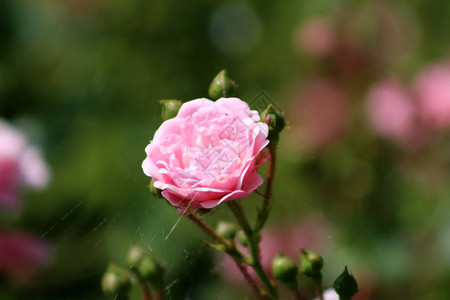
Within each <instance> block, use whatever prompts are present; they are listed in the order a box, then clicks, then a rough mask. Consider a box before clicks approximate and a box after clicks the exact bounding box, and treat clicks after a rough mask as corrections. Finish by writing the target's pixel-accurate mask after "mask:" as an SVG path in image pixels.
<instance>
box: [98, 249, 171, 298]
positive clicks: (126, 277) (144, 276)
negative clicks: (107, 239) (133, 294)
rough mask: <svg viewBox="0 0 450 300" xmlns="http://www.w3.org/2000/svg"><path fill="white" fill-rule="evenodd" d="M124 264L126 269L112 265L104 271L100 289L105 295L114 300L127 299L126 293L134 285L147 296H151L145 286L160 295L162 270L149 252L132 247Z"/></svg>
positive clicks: (162, 284) (162, 283)
mask: <svg viewBox="0 0 450 300" xmlns="http://www.w3.org/2000/svg"><path fill="white" fill-rule="evenodd" d="M126 263H127V267H128V268H126V269H125V268H121V267H119V266H118V265H115V264H112V263H111V264H110V265H109V266H108V268H107V269H106V272H105V273H104V275H103V278H102V289H103V292H104V293H105V294H106V295H109V296H113V297H114V299H128V293H129V292H130V290H131V288H132V286H133V285H134V284H136V283H139V285H140V286H141V290H142V291H143V292H144V293H145V294H147V295H150V294H151V291H150V290H148V287H147V284H150V286H151V287H152V290H153V291H154V292H155V291H156V293H157V294H159V295H162V288H163V286H164V282H163V274H164V270H163V268H162V266H161V264H160V263H159V262H158V261H157V260H156V259H155V257H154V255H153V253H152V252H151V251H148V250H147V251H146V250H144V249H142V248H141V247H139V246H137V245H132V246H131V247H130V250H129V251H128V254H127V257H126ZM159 298H162V297H159Z"/></svg>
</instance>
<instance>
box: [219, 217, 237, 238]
mask: <svg viewBox="0 0 450 300" xmlns="http://www.w3.org/2000/svg"><path fill="white" fill-rule="evenodd" d="M216 232H217V234H218V235H219V236H221V237H223V238H224V239H226V240H233V239H234V238H235V237H236V233H237V228H236V225H234V224H233V223H228V222H222V221H220V222H219V224H217V227H216Z"/></svg>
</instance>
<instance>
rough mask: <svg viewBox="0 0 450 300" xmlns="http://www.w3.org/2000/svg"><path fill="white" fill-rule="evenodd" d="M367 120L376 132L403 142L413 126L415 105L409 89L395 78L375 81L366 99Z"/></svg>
mask: <svg viewBox="0 0 450 300" xmlns="http://www.w3.org/2000/svg"><path fill="white" fill-rule="evenodd" d="M367 100H368V101H367V107H368V114H369V122H370V125H371V126H372V128H373V129H374V131H375V132H376V133H378V134H379V135H381V136H384V137H387V138H389V139H392V140H395V141H400V142H404V141H405V140H406V139H408V138H409V136H410V134H411V133H412V130H413V128H414V122H415V106H414V102H413V98H412V96H411V94H410V93H409V91H408V90H407V89H406V88H405V87H404V86H403V85H402V84H400V83H399V82H398V81H397V80H395V79H385V80H383V81H381V82H379V83H377V84H376V85H375V86H374V87H373V88H372V89H371V90H370V91H369V95H368V99H367Z"/></svg>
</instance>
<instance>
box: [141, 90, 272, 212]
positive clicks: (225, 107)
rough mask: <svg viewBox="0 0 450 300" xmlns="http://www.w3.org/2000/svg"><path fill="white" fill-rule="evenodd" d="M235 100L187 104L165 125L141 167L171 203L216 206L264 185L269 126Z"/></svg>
mask: <svg viewBox="0 0 450 300" xmlns="http://www.w3.org/2000/svg"><path fill="white" fill-rule="evenodd" d="M258 121H259V115H258V112H257V111H251V110H250V108H249V106H248V105H247V104H246V103H245V102H243V101H242V100H240V99H237V98H221V99H219V100H217V101H216V102H213V101H211V100H208V99H196V100H192V101H189V102H186V103H184V104H183V105H182V106H181V108H180V111H179V112H178V114H177V116H176V117H175V118H173V119H170V120H167V121H165V122H164V123H162V124H161V127H160V128H159V129H158V130H157V131H156V132H155V136H154V138H153V141H152V142H151V143H150V144H149V145H148V146H147V148H146V149H145V152H146V153H147V158H146V159H145V160H144V162H143V163H142V168H143V170H144V173H145V174H146V175H147V176H150V177H152V178H153V181H154V186H155V187H156V188H158V189H160V190H162V195H163V197H164V198H166V199H167V200H168V201H169V202H170V203H171V204H172V205H174V206H178V207H181V208H187V207H189V208H192V209H196V208H212V207H215V206H217V205H219V204H220V203H221V202H223V201H228V200H235V199H239V198H244V197H247V196H249V195H250V194H251V193H252V192H253V191H254V190H255V189H256V188H257V187H258V186H260V185H261V184H262V183H263V178H262V177H261V175H259V174H258V173H257V169H258V167H260V166H261V165H262V164H263V163H264V162H265V161H266V159H267V158H266V155H265V154H264V153H263V152H262V150H263V149H264V147H265V146H267V144H268V143H269V141H268V140H267V135H268V127H267V125H266V124H264V123H261V122H258Z"/></svg>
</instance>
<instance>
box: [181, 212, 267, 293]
mask: <svg viewBox="0 0 450 300" xmlns="http://www.w3.org/2000/svg"><path fill="white" fill-rule="evenodd" d="M186 217H187V218H188V219H189V220H191V221H192V222H193V223H194V224H195V225H196V226H197V227H198V228H200V230H201V231H203V232H204V233H205V234H206V235H207V236H209V237H210V238H211V239H213V240H214V241H215V242H216V243H219V244H222V245H224V246H225V247H228V248H231V251H232V253H229V252H226V251H225V253H227V254H228V255H229V256H230V257H231V258H232V259H233V260H234V262H235V263H236V265H237V267H238V269H239V270H240V271H241V273H242V275H243V276H244V278H245V280H247V283H248V284H249V285H250V287H251V289H252V290H253V292H254V293H255V295H256V297H257V298H258V299H261V300H264V295H263V294H262V292H261V290H260V289H259V288H258V286H257V284H256V282H255V281H254V279H253V278H252V277H251V276H250V274H248V272H247V269H246V268H245V267H244V266H243V265H242V262H241V261H239V260H238V259H237V258H236V255H235V254H238V255H239V254H240V253H239V252H238V251H237V249H235V246H234V243H231V245H230V242H229V241H227V240H225V239H224V238H223V237H221V236H219V235H218V234H217V233H216V232H215V231H214V230H213V229H212V228H211V227H209V226H208V225H207V224H206V223H205V222H203V221H202V220H201V219H200V218H198V217H197V216H196V215H194V214H189V215H187V216H186ZM230 246H231V247H230Z"/></svg>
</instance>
